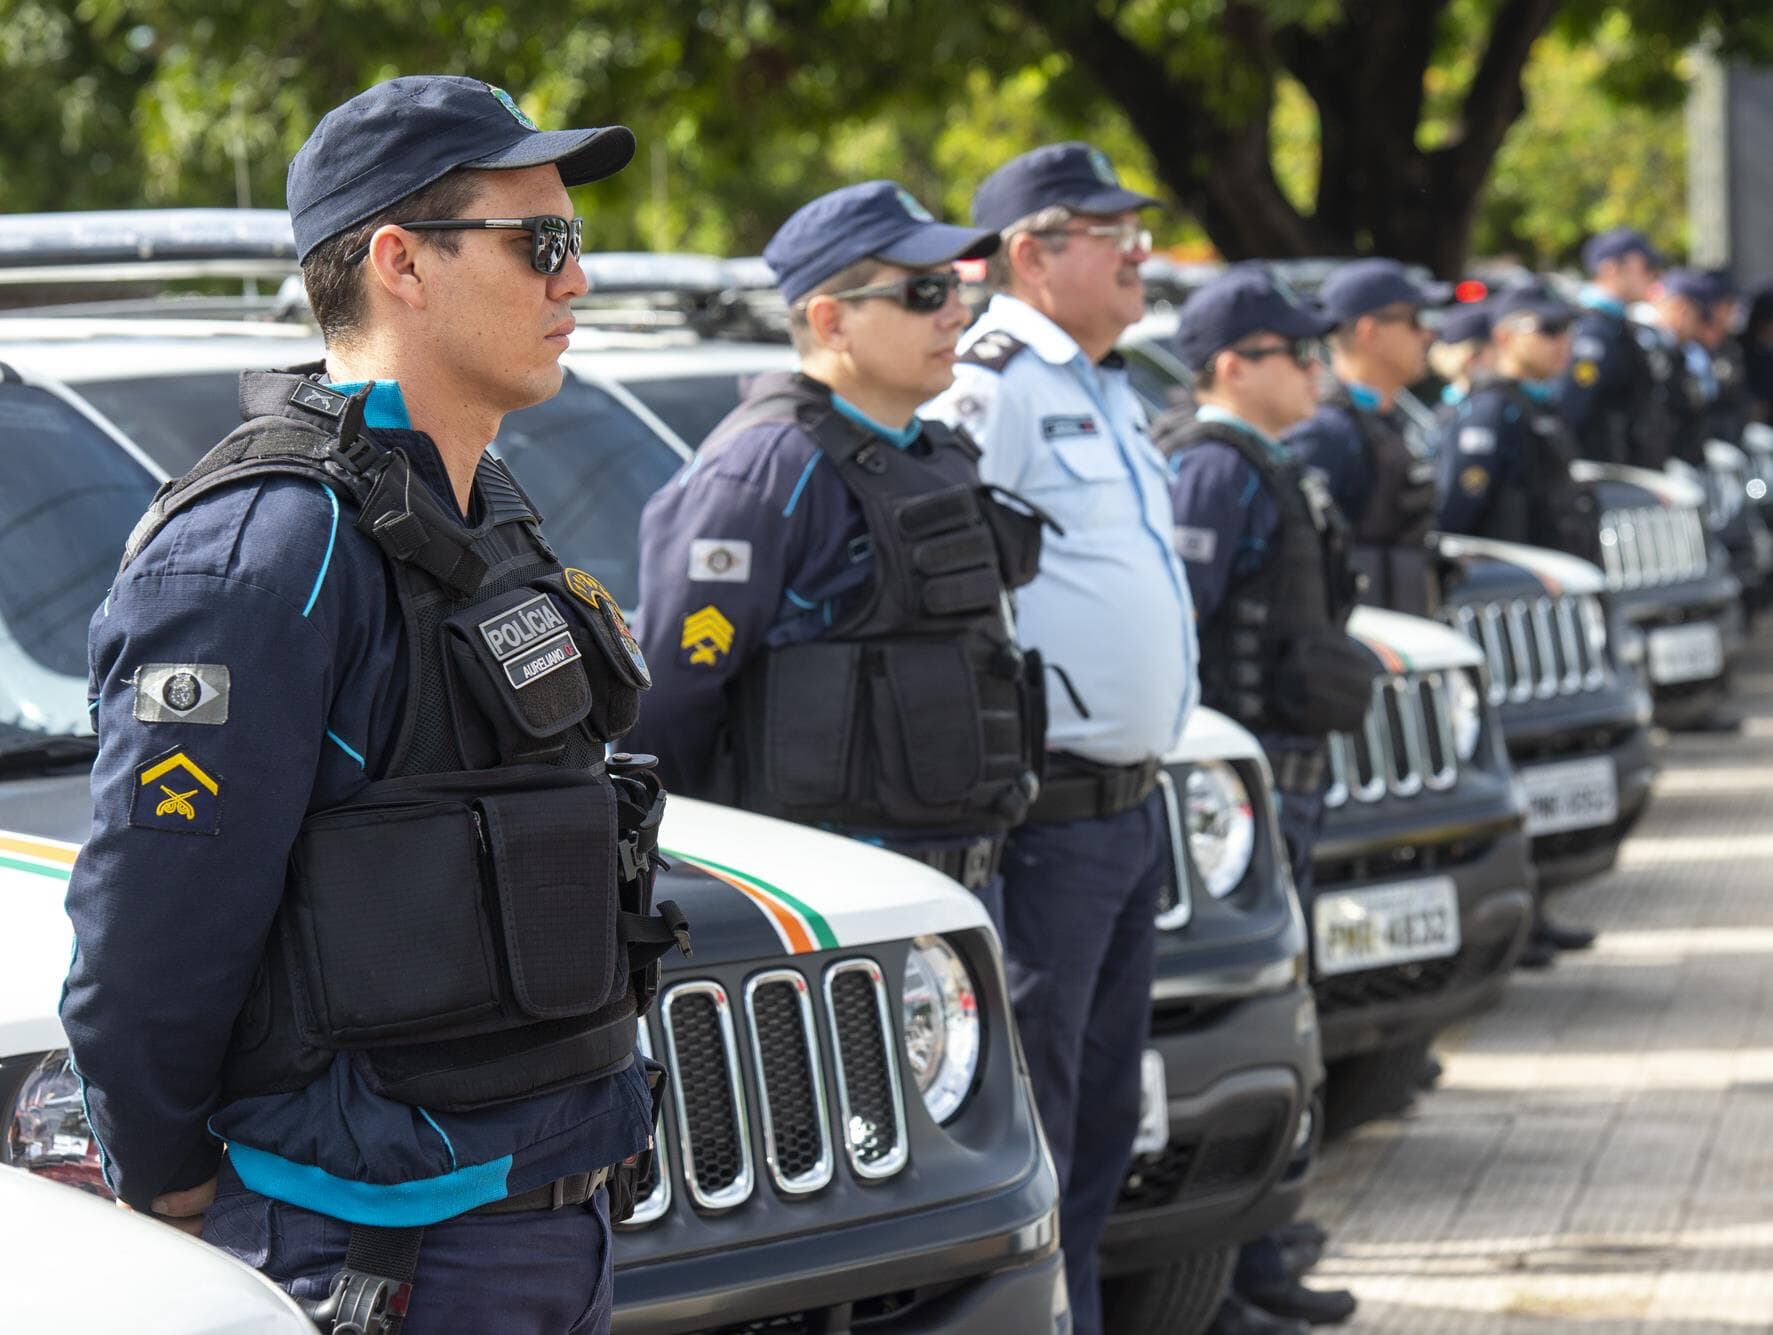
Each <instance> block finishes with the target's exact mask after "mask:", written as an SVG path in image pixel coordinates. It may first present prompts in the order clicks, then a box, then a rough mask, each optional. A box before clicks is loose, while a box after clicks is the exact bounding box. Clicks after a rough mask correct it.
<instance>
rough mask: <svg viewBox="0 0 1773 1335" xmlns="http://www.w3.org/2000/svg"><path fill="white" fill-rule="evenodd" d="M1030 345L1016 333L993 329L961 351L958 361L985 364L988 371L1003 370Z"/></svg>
mask: <svg viewBox="0 0 1773 1335" xmlns="http://www.w3.org/2000/svg"><path fill="white" fill-rule="evenodd" d="M1027 346H1028V345H1027V344H1026V343H1024V342H1023V341H1022V340H1021V339H1019V338H1017V337H1016V336H1015V335H1014V334H1006V333H1004V332H1003V331H1002V330H993V331H992V332H991V333H988V334H982V335H980V336H979V338H978V339H977V340H976V341H975V342H974V343H973V346H972V347H970V348H968V349H967V350H966V351H965V352H963V353H961V354H960V356H959V357H957V358H955V360H956V361H962V362H966V363H968V364H969V365H972V366H983V367H984V368H985V369H986V370H988V371H1001V370H1003V368H1004V367H1006V366H1008V365H1009V364H1010V360H1011V359H1012V358H1013V357H1015V355H1016V354H1017V353H1018V352H1020V351H1022V349H1023V348H1025V347H1027Z"/></svg>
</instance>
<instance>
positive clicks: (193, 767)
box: [129, 749, 222, 834]
mask: <svg viewBox="0 0 1773 1335" xmlns="http://www.w3.org/2000/svg"><path fill="white" fill-rule="evenodd" d="M129 823H130V824H131V825H133V826H135V827H136V828H138V829H144V830H167V831H170V832H172V833H175V834H217V833H220V831H221V828H222V786H221V782H220V780H218V779H215V778H212V777H211V776H210V775H209V774H208V773H207V772H206V771H205V770H204V769H203V767H202V766H200V765H199V764H198V763H197V762H196V761H194V760H192V759H191V758H190V756H188V755H186V754H185V753H184V752H183V751H181V750H176V749H175V750H172V751H168V752H166V753H165V754H164V755H160V756H156V757H155V758H154V759H153V760H149V761H145V762H143V763H142V764H141V765H139V766H137V767H136V772H135V795H134V797H133V799H132V801H131V803H130V808H129Z"/></svg>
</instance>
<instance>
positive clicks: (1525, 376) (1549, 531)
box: [1435, 285, 1600, 968]
mask: <svg viewBox="0 0 1773 1335" xmlns="http://www.w3.org/2000/svg"><path fill="white" fill-rule="evenodd" d="M1490 304H1491V307H1492V319H1493V321H1494V324H1495V341H1496V368H1495V372H1494V373H1493V374H1490V375H1485V376H1482V377H1480V378H1479V379H1478V381H1477V382H1476V383H1475V384H1474V385H1473V386H1472V391H1471V396H1470V397H1469V398H1467V399H1466V400H1465V402H1464V403H1462V404H1460V405H1459V407H1458V408H1457V409H1456V410H1455V411H1454V413H1453V415H1452V417H1451V418H1449V419H1448V420H1447V422H1446V423H1445V425H1444V426H1443V427H1442V428H1441V439H1440V443H1439V447H1438V449H1437V450H1436V452H1435V458H1436V461H1437V463H1438V465H1439V468H1440V483H1441V485H1440V492H1441V509H1440V528H1441V529H1442V530H1443V531H1444V532H1447V533H1472V534H1477V535H1479V536H1481V537H1486V538H1498V539H1501V540H1502V541H1505V542H1522V543H1527V544H1529V545H1531V546H1535V547H1551V548H1554V549H1556V550H1559V551H1565V552H1569V553H1571V554H1572V555H1575V556H1580V557H1582V558H1583V559H1584V560H1586V561H1596V562H1598V561H1599V560H1600V549H1599V536H1600V528H1599V524H1598V522H1597V519H1596V515H1595V511H1594V500H1593V497H1592V496H1590V494H1589V493H1588V492H1586V491H1585V490H1583V489H1582V488H1581V487H1579V486H1578V485H1577V484H1576V482H1575V481H1574V480H1573V479H1572V478H1571V476H1570V464H1571V463H1572V462H1574V460H1575V459H1576V457H1577V456H1576V442H1575V440H1574V438H1573V437H1572V436H1571V435H1570V431H1569V428H1568V427H1567V426H1565V425H1564V420H1563V417H1562V416H1561V415H1560V413H1559V411H1558V388H1559V382H1558V378H1559V377H1560V376H1561V375H1562V374H1563V373H1564V370H1565V368H1566V367H1567V365H1568V364H1569V360H1570V345H1571V342H1572V333H1573V327H1574V322H1575V317H1576V310H1575V308H1573V307H1571V306H1570V305H1569V304H1567V303H1566V302H1564V301H1563V300H1562V299H1561V298H1559V297H1557V296H1555V295H1554V294H1552V293H1550V292H1548V291H1546V290H1545V289H1544V288H1541V287H1538V286H1534V285H1525V286H1521V287H1518V288H1513V289H1509V290H1506V291H1504V292H1503V293H1502V294H1501V295H1499V296H1496V297H1493V298H1492V299H1491V302H1490ZM1594 935H1595V934H1594V933H1593V932H1591V931H1588V930H1586V929H1583V928H1578V927H1565V926H1560V925H1559V924H1557V923H1554V922H1552V921H1550V920H1549V919H1548V918H1547V917H1546V916H1545V911H1544V902H1543V898H1541V900H1540V902H1539V904H1538V906H1537V908H1536V911H1535V913H1534V919H1533V935H1532V937H1531V938H1530V939H1529V940H1528V942H1527V946H1526V949H1525V950H1524V951H1523V952H1522V955H1521V959H1520V963H1521V964H1522V965H1523V966H1525V967H1528V968H1543V967H1545V966H1546V965H1548V964H1550V963H1551V962H1552V960H1553V959H1554V958H1556V955H1557V952H1558V951H1560V950H1586V949H1587V948H1588V947H1589V946H1592V945H1593V944H1594Z"/></svg>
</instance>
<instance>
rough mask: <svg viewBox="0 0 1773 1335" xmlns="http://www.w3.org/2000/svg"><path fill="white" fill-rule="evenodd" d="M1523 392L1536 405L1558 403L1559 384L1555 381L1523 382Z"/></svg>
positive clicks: (1521, 383)
mask: <svg viewBox="0 0 1773 1335" xmlns="http://www.w3.org/2000/svg"><path fill="white" fill-rule="evenodd" d="M1520 386H1521V391H1522V393H1524V394H1525V395H1526V396H1527V397H1528V398H1529V399H1532V400H1533V402H1535V403H1556V402H1557V399H1558V390H1559V388H1560V386H1559V384H1558V382H1557V381H1555V380H1523V381H1521V382H1520Z"/></svg>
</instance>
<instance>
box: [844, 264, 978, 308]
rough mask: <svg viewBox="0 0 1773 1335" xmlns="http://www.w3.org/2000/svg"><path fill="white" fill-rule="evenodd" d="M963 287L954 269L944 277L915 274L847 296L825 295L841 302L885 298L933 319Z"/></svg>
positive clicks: (854, 291) (857, 290)
mask: <svg viewBox="0 0 1773 1335" xmlns="http://www.w3.org/2000/svg"><path fill="white" fill-rule="evenodd" d="M959 287H960V275H959V274H957V273H955V272H954V271H953V270H952V269H950V270H948V271H947V272H945V273H914V274H912V275H911V277H909V278H896V279H894V280H893V281H892V282H890V283H875V284H874V285H873V286H871V287H852V288H850V289H849V290H847V291H844V292H828V293H826V294H825V295H826V296H829V297H835V298H836V299H837V300H838V301H866V300H868V298H870V297H886V298H888V299H890V300H892V301H896V302H898V303H899V304H900V305H901V306H903V307H904V308H905V309H906V310H908V311H914V312H916V313H917V314H918V315H934V314H935V313H936V312H937V311H939V310H941V309H942V308H943V307H944V306H946V305H947V304H948V298H949V296H950V295H951V294H952V293H953V292H955V291H956V290H957V289H958V288H959Z"/></svg>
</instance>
